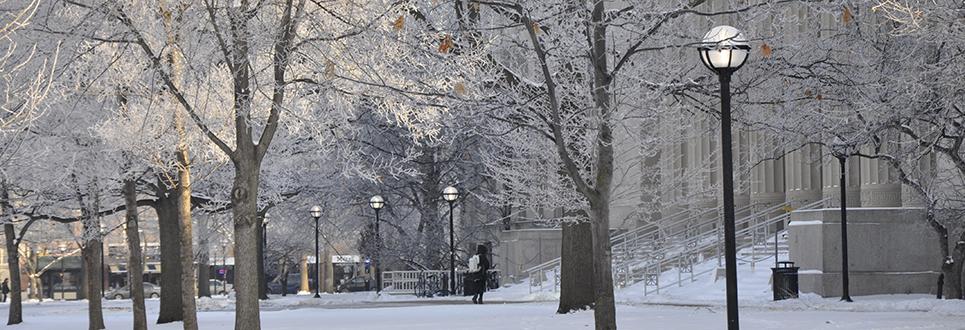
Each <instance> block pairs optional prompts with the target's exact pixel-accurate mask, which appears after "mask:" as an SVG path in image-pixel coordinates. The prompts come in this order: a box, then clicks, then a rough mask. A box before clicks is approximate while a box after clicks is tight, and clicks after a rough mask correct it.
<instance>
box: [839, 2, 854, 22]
mask: <svg viewBox="0 0 965 330" xmlns="http://www.w3.org/2000/svg"><path fill="white" fill-rule="evenodd" d="M852 20H854V15H851V9H850V8H848V7H847V6H845V7H844V12H842V13H841V23H844V25H848V23H851V21H852Z"/></svg>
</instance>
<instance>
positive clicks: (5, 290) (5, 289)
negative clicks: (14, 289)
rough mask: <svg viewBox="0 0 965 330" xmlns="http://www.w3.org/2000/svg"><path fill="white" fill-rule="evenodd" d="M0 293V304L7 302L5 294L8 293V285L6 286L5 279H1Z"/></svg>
mask: <svg viewBox="0 0 965 330" xmlns="http://www.w3.org/2000/svg"><path fill="white" fill-rule="evenodd" d="M0 293H3V298H0V302H7V294H8V293H10V285H8V284H7V279H3V284H0Z"/></svg>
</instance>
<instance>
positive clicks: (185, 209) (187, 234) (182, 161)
mask: <svg viewBox="0 0 965 330" xmlns="http://www.w3.org/2000/svg"><path fill="white" fill-rule="evenodd" d="M176 113H177V114H180V113H181V111H176ZM175 117H176V118H180V117H181V116H178V115H175ZM175 122H176V123H177V122H180V124H175V126H176V127H177V130H178V131H179V133H178V136H179V138H178V139H179V142H178V150H177V155H178V156H177V157H178V185H177V188H176V189H175V193H176V194H177V203H176V205H177V207H178V210H177V213H178V225H179V228H178V230H179V234H180V238H181V239H180V243H181V245H180V247H181V248H180V260H181V297H180V298H181V308H182V309H183V310H184V311H183V314H182V316H183V319H182V321H183V324H182V325H183V326H184V329H185V330H197V329H198V314H197V307H196V305H195V301H194V297H195V295H196V294H195V291H194V289H195V288H196V287H197V283H198V282H197V279H196V278H195V277H194V275H195V270H194V248H193V246H192V245H193V244H194V235H193V233H194V231H193V226H192V224H191V167H190V166H191V164H190V160H189V159H188V149H187V145H186V143H187V142H186V138H187V137H186V133H185V131H184V119H183V118H181V119H180V120H178V119H175ZM162 269H163V267H162Z"/></svg>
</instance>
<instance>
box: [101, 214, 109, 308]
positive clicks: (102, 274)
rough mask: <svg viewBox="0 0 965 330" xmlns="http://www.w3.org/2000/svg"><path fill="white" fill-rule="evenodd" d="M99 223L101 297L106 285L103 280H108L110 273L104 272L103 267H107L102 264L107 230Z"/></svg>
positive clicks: (105, 250)
mask: <svg viewBox="0 0 965 330" xmlns="http://www.w3.org/2000/svg"><path fill="white" fill-rule="evenodd" d="M100 225H101V298H104V287H105V286H106V285H104V282H109V281H108V280H109V278H110V274H109V273H108V274H107V275H105V274H104V273H105V272H106V271H105V269H106V268H107V266H105V265H104V254H106V252H107V249H104V244H106V242H104V241H105V239H104V238H105V237H106V236H107V231H106V230H105V228H104V224H103V223H102V224H100Z"/></svg>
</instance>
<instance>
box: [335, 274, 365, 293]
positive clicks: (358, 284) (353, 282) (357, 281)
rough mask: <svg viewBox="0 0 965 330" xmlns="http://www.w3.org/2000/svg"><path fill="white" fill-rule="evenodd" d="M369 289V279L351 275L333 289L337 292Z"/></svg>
mask: <svg viewBox="0 0 965 330" xmlns="http://www.w3.org/2000/svg"><path fill="white" fill-rule="evenodd" d="M368 290H369V280H368V279H366V278H364V277H353V278H351V279H348V280H346V281H345V282H342V283H340V284H339V285H338V286H337V287H336V288H335V291H338V292H356V291H368Z"/></svg>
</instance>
